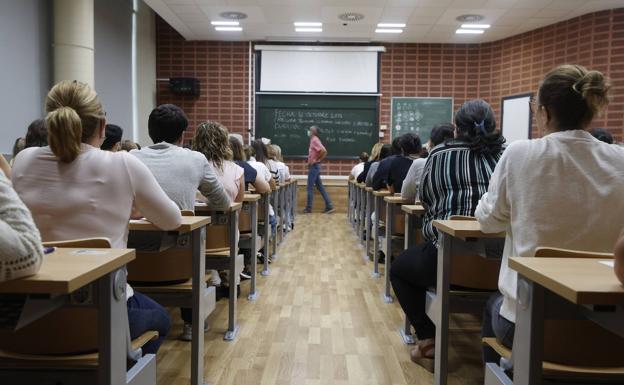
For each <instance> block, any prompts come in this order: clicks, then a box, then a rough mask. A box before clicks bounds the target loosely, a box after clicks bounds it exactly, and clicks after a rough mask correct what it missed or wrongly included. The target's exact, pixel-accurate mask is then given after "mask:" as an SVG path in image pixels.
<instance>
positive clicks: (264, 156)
mask: <svg viewBox="0 0 624 385" xmlns="http://www.w3.org/2000/svg"><path fill="white" fill-rule="evenodd" d="M247 151H248V152H249V157H248V159H249V164H250V165H251V167H253V168H255V169H256V170H257V171H258V173H259V174H261V175H264V178H265V180H266V181H267V182H268V183H269V186H271V189H274V188H275V186H276V182H275V179H274V178H273V176H272V175H271V171H270V170H269V167H268V166H267V161H268V159H269V155H268V149H267V146H266V144H264V142H263V141H262V140H261V139H256V140H254V141H253V142H251V146H249V147H248V148H247ZM269 224H270V225H271V231H272V232H273V234H275V231H276V229H277V218H275V210H273V205H269ZM267 254H268V253H267Z"/></svg>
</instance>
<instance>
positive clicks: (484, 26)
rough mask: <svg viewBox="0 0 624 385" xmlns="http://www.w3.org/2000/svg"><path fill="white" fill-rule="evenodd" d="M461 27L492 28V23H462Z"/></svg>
mask: <svg viewBox="0 0 624 385" xmlns="http://www.w3.org/2000/svg"><path fill="white" fill-rule="evenodd" d="M461 28H477V29H488V28H490V25H489V24H462V25H461Z"/></svg>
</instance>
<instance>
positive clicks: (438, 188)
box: [390, 100, 505, 372]
mask: <svg viewBox="0 0 624 385" xmlns="http://www.w3.org/2000/svg"><path fill="white" fill-rule="evenodd" d="M455 126H456V128H455V139H454V140H451V141H448V142H446V143H444V144H443V145H440V146H438V147H436V148H435V149H433V150H432V151H431V153H430V154H429V157H428V158H427V163H426V164H425V169H424V171H423V176H422V181H421V183H420V186H421V188H420V191H419V195H420V201H421V202H422V204H423V206H424V207H425V210H426V211H425V215H424V218H423V237H424V239H425V241H426V242H425V243H423V244H420V245H417V246H415V247H412V248H410V249H408V250H405V251H404V252H403V253H402V254H400V255H399V256H398V257H397V258H396V260H395V261H394V262H393V263H392V267H391V271H390V279H391V281H392V287H393V288H394V292H395V294H396V296H397V298H398V300H399V303H400V304H401V307H402V308H403V310H404V311H405V313H406V314H407V317H408V319H409V320H410V323H411V324H412V326H414V329H415V330H416V334H417V335H418V340H419V341H420V342H419V344H418V345H417V346H416V347H415V348H414V349H413V350H412V352H411V359H412V361H414V362H415V363H417V364H419V365H421V366H423V367H424V368H425V369H427V370H429V371H431V372H433V358H434V352H435V346H434V343H435V325H434V324H433V323H432V322H431V320H430V319H429V317H427V314H426V312H425V303H426V302H425V295H426V290H427V287H430V286H432V285H435V283H436V270H437V256H438V250H437V247H438V232H437V230H436V229H435V228H434V227H433V226H432V222H433V221H434V220H436V219H448V218H449V217H451V216H452V215H469V216H472V215H474V212H475V209H476V207H477V203H478V202H479V198H481V195H483V194H484V193H485V192H486V191H487V189H488V185H489V183H490V176H491V175H492V172H493V171H494V167H495V166H496V162H498V159H499V158H500V155H501V151H502V147H503V143H504V142H505V139H504V138H503V137H502V135H501V134H500V132H499V131H497V130H496V120H495V118H494V111H492V108H491V107H490V105H489V104H488V103H486V102H485V101H483V100H470V101H468V102H466V103H464V104H463V105H462V106H461V107H460V108H459V110H458V111H457V112H456V113H455Z"/></svg>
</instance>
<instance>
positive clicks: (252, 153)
mask: <svg viewBox="0 0 624 385" xmlns="http://www.w3.org/2000/svg"><path fill="white" fill-rule="evenodd" d="M243 151H244V152H245V157H246V158H247V160H249V159H251V157H252V156H253V157H255V156H256V150H254V148H253V147H251V146H250V145H247V144H246V145H244V146H243Z"/></svg>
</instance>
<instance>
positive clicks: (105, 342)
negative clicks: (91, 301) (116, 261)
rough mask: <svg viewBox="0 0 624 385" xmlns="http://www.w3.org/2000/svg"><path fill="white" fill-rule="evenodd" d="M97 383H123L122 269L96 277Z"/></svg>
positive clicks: (125, 314) (124, 312) (124, 317)
mask: <svg viewBox="0 0 624 385" xmlns="http://www.w3.org/2000/svg"><path fill="white" fill-rule="evenodd" d="M97 285H98V307H99V314H98V345H99V347H100V351H99V357H100V364H99V367H98V383H99V384H111V385H122V384H124V385H125V384H126V351H127V349H126V334H127V332H126V330H127V326H126V325H124V320H125V321H126V322H127V320H128V308H127V305H126V294H127V293H126V272H125V270H123V269H119V270H117V271H113V272H111V273H109V274H107V275H105V276H103V277H102V278H100V279H99V280H98V283H97Z"/></svg>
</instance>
